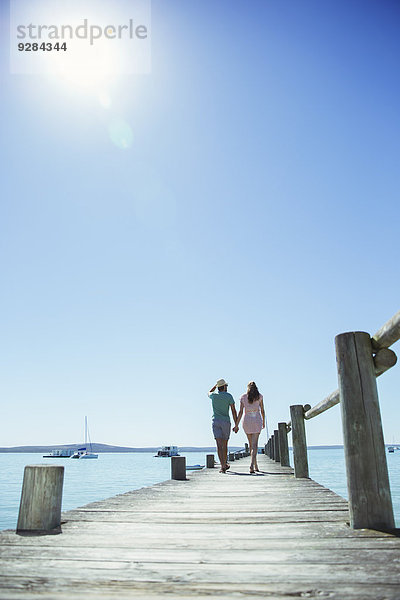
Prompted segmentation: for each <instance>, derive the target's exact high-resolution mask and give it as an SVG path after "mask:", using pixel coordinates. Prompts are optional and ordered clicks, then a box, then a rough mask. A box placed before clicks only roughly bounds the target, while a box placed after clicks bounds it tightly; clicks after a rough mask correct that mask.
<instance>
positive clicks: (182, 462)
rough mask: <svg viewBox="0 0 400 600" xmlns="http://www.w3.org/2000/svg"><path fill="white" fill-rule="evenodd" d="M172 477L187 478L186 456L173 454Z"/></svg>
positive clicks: (179, 479) (181, 479) (180, 479)
mask: <svg viewBox="0 0 400 600" xmlns="http://www.w3.org/2000/svg"><path fill="white" fill-rule="evenodd" d="M171 479H177V480H178V481H183V480H185V479H186V457H185V456H171Z"/></svg>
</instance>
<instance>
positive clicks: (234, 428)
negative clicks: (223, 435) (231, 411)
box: [232, 425, 239, 433]
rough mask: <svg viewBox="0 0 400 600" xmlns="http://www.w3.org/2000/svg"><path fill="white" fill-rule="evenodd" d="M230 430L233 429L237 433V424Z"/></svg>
mask: <svg viewBox="0 0 400 600" xmlns="http://www.w3.org/2000/svg"><path fill="white" fill-rule="evenodd" d="M232 431H234V432H235V433H237V432H238V431H239V426H238V425H235V427H233V428H232Z"/></svg>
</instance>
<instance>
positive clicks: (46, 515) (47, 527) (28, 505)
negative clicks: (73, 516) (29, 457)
mask: <svg viewBox="0 0 400 600" xmlns="http://www.w3.org/2000/svg"><path fill="white" fill-rule="evenodd" d="M63 482H64V467H63V466H58V465H27V466H26V467H25V470H24V481H23V484H22V493H21V502H20V507H19V516H18V524H17V532H18V533H22V532H28V531H31V532H50V531H53V532H54V531H55V530H57V529H59V528H60V526H61V501H62V489H63Z"/></svg>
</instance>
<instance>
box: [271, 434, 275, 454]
mask: <svg viewBox="0 0 400 600" xmlns="http://www.w3.org/2000/svg"><path fill="white" fill-rule="evenodd" d="M271 459H272V460H275V442H274V434H272V435H271Z"/></svg>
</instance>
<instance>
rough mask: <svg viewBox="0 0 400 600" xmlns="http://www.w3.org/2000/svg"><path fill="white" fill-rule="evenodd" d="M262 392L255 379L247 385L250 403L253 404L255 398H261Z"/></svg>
mask: <svg viewBox="0 0 400 600" xmlns="http://www.w3.org/2000/svg"><path fill="white" fill-rule="evenodd" d="M259 398H260V392H259V391H258V387H257V386H256V384H255V383H254V381H250V383H249V384H248V385H247V400H248V401H249V402H250V404H253V402H254V400H259Z"/></svg>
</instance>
